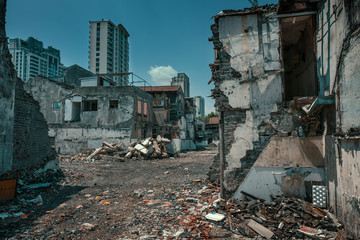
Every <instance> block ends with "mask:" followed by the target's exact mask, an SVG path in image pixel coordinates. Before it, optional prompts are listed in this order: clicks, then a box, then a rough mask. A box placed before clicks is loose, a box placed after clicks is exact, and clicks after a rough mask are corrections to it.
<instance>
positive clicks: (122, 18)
mask: <svg viewBox="0 0 360 240" xmlns="http://www.w3.org/2000/svg"><path fill="white" fill-rule="evenodd" d="M275 2H277V1H273V0H272V1H264V0H260V1H259V4H260V5H262V4H267V3H275ZM245 7H250V3H249V2H248V1H247V0H222V1H220V0H192V1H190V0H181V1H180V0H178V1H175V0H102V1H99V0H97V1H95V0H61V1H55V0H32V1H29V0H8V6H7V17H6V20H7V24H6V31H7V35H8V37H9V38H16V37H18V38H22V39H27V38H28V37H30V36H32V37H34V38H36V39H38V40H40V41H43V43H44V46H48V45H50V46H53V47H54V48H57V49H59V50H60V52H61V61H62V63H63V64H65V66H71V65H73V64H78V65H80V66H82V67H84V68H86V69H87V68H88V47H89V20H100V19H110V20H111V21H112V22H114V23H115V24H119V23H121V24H123V25H124V26H125V28H126V29H127V31H128V32H129V34H130V38H129V43H130V71H131V72H134V73H135V74H137V75H139V76H141V77H142V78H144V79H146V80H147V81H148V82H150V83H151V84H153V85H159V84H164V83H166V82H170V80H171V76H172V75H173V74H176V72H180V73H181V72H184V73H186V74H187V75H188V76H189V78H190V94H191V96H203V97H204V98H205V101H206V113H209V112H211V111H213V110H214V108H213V105H214V100H212V99H211V98H207V96H209V95H210V90H211V89H212V88H213V85H212V84H211V85H208V81H209V80H210V78H211V71H210V68H209V64H210V63H212V62H213V45H212V43H211V42H208V38H209V37H211V36H212V34H211V31H210V26H211V24H213V19H211V17H212V16H214V15H216V14H217V13H219V12H220V11H221V10H224V9H236V10H237V9H242V8H245Z"/></svg>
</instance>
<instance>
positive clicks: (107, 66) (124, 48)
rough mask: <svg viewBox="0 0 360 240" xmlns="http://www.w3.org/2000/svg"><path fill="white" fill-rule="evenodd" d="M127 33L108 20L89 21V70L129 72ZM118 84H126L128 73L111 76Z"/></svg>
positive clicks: (121, 26)
mask: <svg viewBox="0 0 360 240" xmlns="http://www.w3.org/2000/svg"><path fill="white" fill-rule="evenodd" d="M129 36H130V35H129V33H128V32H127V31H126V29H125V27H124V26H123V25H121V24H118V25H115V24H114V23H113V22H111V21H110V20H101V21H90V37H89V39H90V40H89V43H90V45H89V70H90V71H91V72H93V73H96V74H97V73H100V74H106V73H108V74H111V73H127V72H129V41H128V38H129ZM112 78H113V80H114V81H115V82H116V84H117V85H118V86H127V85H128V83H129V79H128V75H125V76H113V77H112Z"/></svg>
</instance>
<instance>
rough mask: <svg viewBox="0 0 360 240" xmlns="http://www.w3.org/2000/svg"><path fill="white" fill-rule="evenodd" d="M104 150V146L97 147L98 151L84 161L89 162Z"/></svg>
mask: <svg viewBox="0 0 360 240" xmlns="http://www.w3.org/2000/svg"><path fill="white" fill-rule="evenodd" d="M103 149H104V146H101V147H99V148H98V149H96V150H95V151H94V152H93V153H92V154H90V155H89V156H88V157H87V158H86V159H87V160H90V159H92V158H93V157H95V156H96V155H97V154H98V153H99V152H100V151H101V150H103Z"/></svg>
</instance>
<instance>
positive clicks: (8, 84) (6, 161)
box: [0, 0, 16, 171]
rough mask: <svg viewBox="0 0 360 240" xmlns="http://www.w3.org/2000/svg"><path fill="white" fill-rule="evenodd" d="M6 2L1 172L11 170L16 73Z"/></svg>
mask: <svg viewBox="0 0 360 240" xmlns="http://www.w3.org/2000/svg"><path fill="white" fill-rule="evenodd" d="M5 12H6V1H4V0H2V1H0V59H1V62H0V112H1V117H0V171H7V170H11V167H12V155H13V128H14V101H15V83H16V72H15V69H14V66H13V64H12V62H11V55H10V53H9V49H8V43H7V38H6V34H5Z"/></svg>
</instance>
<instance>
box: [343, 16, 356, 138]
mask: <svg viewBox="0 0 360 240" xmlns="http://www.w3.org/2000/svg"><path fill="white" fill-rule="evenodd" d="M359 11H360V9H359ZM359 32H360V30H359V31H358V33H357V34H355V35H354V36H353V37H351V38H350V39H349V41H348V44H349V45H348V48H347V49H346V50H345V53H344V55H343V59H342V62H341V63H340V68H339V70H340V71H339V90H340V97H339V98H338V101H339V107H340V109H338V111H340V115H341V119H339V125H340V127H341V130H342V132H345V133H346V132H349V131H350V130H351V129H360V109H359V106H360V81H359V79H360V56H359V53H360V34H359Z"/></svg>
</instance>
